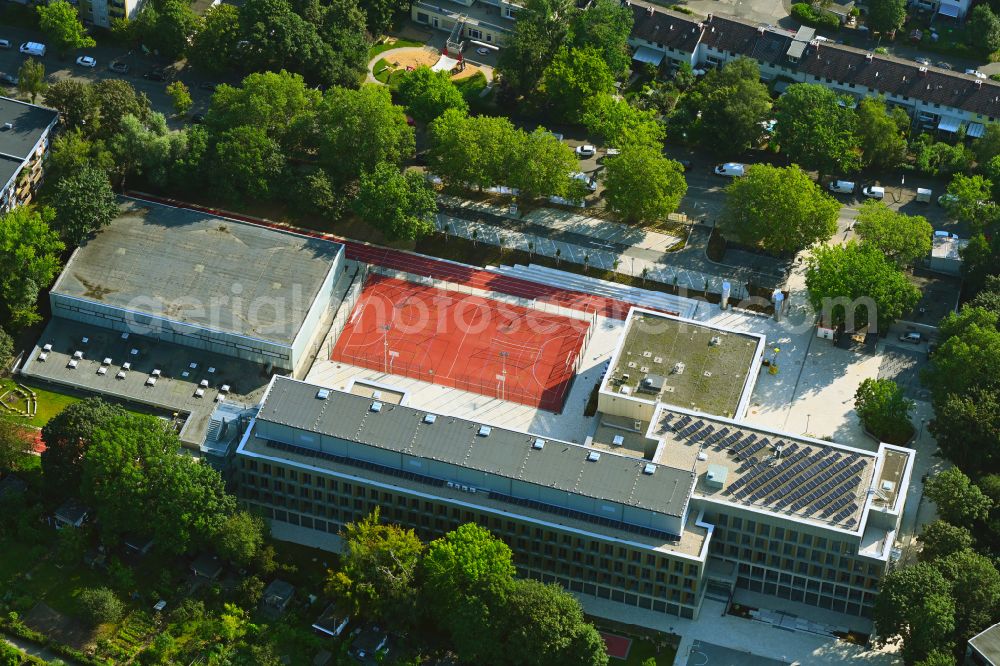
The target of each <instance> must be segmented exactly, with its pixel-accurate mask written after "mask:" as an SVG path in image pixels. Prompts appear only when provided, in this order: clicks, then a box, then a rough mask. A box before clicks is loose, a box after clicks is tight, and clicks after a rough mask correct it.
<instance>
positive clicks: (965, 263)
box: [959, 233, 1000, 293]
mask: <svg viewBox="0 0 1000 666" xmlns="http://www.w3.org/2000/svg"><path fill="white" fill-rule="evenodd" d="M991 236H992V237H991V238H987V237H986V234H985V233H977V234H973V236H972V238H970V239H969V244H968V245H966V246H965V247H964V248H963V249H961V250H959V255H960V256H961V257H962V276H963V277H964V278H965V285H964V287H965V289H967V290H968V291H969V292H972V293H975V292H976V291H978V290H979V289H980V288H981V287H982V285H983V283H984V282H985V281H986V279H987V278H989V277H990V276H992V275H997V274H1000V235H997V234H992V235H991Z"/></svg>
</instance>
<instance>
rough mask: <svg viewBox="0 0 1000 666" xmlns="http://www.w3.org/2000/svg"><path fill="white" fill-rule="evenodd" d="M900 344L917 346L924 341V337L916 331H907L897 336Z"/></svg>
mask: <svg viewBox="0 0 1000 666" xmlns="http://www.w3.org/2000/svg"><path fill="white" fill-rule="evenodd" d="M899 341H900V342H909V343H910V344H911V345H919V344H920V343H921V342H923V341H924V336H923V335H922V334H921V333H917V332H916V331H908V332H906V333H903V334H902V335H900V336H899Z"/></svg>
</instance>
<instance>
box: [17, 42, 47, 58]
mask: <svg viewBox="0 0 1000 666" xmlns="http://www.w3.org/2000/svg"><path fill="white" fill-rule="evenodd" d="M20 51H21V53H24V54H26V55H32V56H38V57H39V58H40V57H42V56H44V55H45V44H39V43H38V42H25V43H24V44H21V49H20Z"/></svg>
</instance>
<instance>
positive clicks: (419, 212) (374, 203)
mask: <svg viewBox="0 0 1000 666" xmlns="http://www.w3.org/2000/svg"><path fill="white" fill-rule="evenodd" d="M354 210H355V211H356V212H357V213H358V215H360V216H361V218H362V219H363V220H365V221H366V222H368V223H369V224H371V225H372V226H373V227H375V228H376V229H378V230H380V231H381V232H382V233H384V234H385V236H386V238H388V239H389V240H399V239H407V240H414V239H417V238H420V237H421V236H426V235H427V234H429V233H431V232H432V231H434V214H435V213H437V199H436V198H435V195H434V189H433V188H432V187H431V186H430V183H428V182H427V179H426V178H424V176H423V175H422V174H420V173H418V172H416V171H407V172H406V173H400V171H399V167H397V166H396V165H394V164H387V163H385V162H381V163H379V164H376V165H375V169H374V170H373V171H372V172H371V173H363V174H361V182H360V184H359V187H358V195H357V198H356V199H355V200H354Z"/></svg>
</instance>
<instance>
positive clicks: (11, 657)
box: [0, 641, 27, 666]
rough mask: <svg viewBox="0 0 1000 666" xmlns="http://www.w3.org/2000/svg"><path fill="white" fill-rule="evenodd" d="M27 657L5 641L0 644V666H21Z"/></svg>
mask: <svg viewBox="0 0 1000 666" xmlns="http://www.w3.org/2000/svg"><path fill="white" fill-rule="evenodd" d="M25 659H27V656H26V655H25V654H24V653H23V652H21V651H20V650H18V649H17V648H15V647H14V646H13V645H11V644H10V643H7V642H6V641H4V642H2V643H0V666H21V664H22V663H26V662H25Z"/></svg>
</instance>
